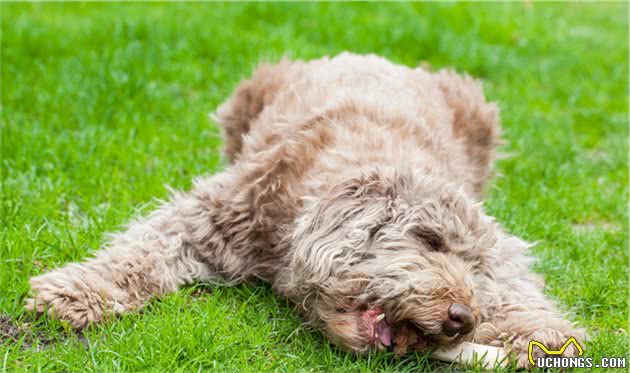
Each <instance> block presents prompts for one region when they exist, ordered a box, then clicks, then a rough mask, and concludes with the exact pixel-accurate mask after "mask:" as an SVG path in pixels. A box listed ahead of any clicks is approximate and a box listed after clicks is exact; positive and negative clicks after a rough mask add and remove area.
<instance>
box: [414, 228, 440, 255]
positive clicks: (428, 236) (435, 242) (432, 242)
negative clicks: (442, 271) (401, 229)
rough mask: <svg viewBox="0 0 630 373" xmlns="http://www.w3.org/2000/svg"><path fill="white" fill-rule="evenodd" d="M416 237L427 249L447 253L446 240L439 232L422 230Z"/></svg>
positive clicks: (418, 231) (417, 232)
mask: <svg viewBox="0 0 630 373" xmlns="http://www.w3.org/2000/svg"><path fill="white" fill-rule="evenodd" d="M414 233H415V235H416V236H417V237H418V238H419V239H420V241H422V242H423V243H424V244H425V245H426V247H427V248H428V249H429V250H431V251H440V252H444V251H446V243H445V242H444V238H442V236H441V235H439V234H438V233H437V232H434V231H432V230H428V229H421V230H417V231H416V232H414Z"/></svg>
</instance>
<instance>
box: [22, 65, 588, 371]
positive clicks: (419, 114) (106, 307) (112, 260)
mask: <svg viewBox="0 0 630 373" xmlns="http://www.w3.org/2000/svg"><path fill="white" fill-rule="evenodd" d="M215 117H216V119H217V121H218V122H220V123H221V124H222V125H223V128H224V130H225V135H226V139H225V141H226V146H225V153H226V155H227V157H228V158H229V160H230V162H231V164H230V165H229V166H228V167H227V168H226V169H225V170H224V171H223V172H222V173H220V174H217V175H214V176H211V177H204V178H199V179H197V180H196V182H195V185H194V187H193V189H192V190H191V191H189V192H187V193H177V194H175V195H173V197H172V199H171V200H170V201H169V202H167V203H164V204H163V205H162V206H161V207H160V208H159V209H157V210H156V211H155V212H153V213H152V214H150V215H149V216H148V217H146V218H143V219H139V220H137V221H135V222H133V223H131V224H130V225H129V227H128V229H127V230H126V231H125V232H123V233H118V234H116V235H114V237H113V239H112V240H111V242H110V243H109V244H108V245H107V246H106V247H105V248H103V249H102V250H100V251H98V252H97V253H96V255H95V257H94V258H91V259H88V260H86V261H85V262H82V263H74V264H69V265H67V266H65V267H62V268H60V269H57V270H54V271H52V272H49V273H47V274H44V275H41V276H38V277H34V278H33V279H32V280H31V286H32V289H33V291H34V292H33V297H32V298H29V299H27V308H29V309H32V310H36V311H39V312H45V311H47V312H48V313H49V314H51V315H54V316H56V317H58V318H61V319H63V320H67V321H68V322H70V323H71V324H72V325H73V326H74V327H76V328H83V327H85V326H87V325H88V324H90V323H94V322H97V321H100V320H101V319H103V318H105V317H106V316H107V315H111V314H121V313H124V312H129V311H132V310H135V309H138V308H139V307H141V306H142V305H143V304H144V303H145V302H146V301H147V300H148V299H149V298H151V297H154V296H158V295H160V294H164V293H168V292H173V291H175V290H176V289H177V288H178V287H180V286H182V285H184V284H189V283H192V282H194V281H204V280H210V279H223V280H228V281H232V282H238V281H243V280H247V279H251V278H254V277H258V278H262V279H264V280H266V281H269V282H270V283H272V284H273V287H274V289H275V290H276V291H277V292H278V293H279V294H281V295H283V296H286V297H288V298H290V299H291V300H292V301H294V302H295V303H296V304H297V305H298V308H299V310H300V311H301V312H302V313H303V315H304V316H305V318H306V320H307V321H308V322H310V323H312V324H314V325H317V326H319V327H321V328H322V330H324V331H325V332H326V334H327V335H328V336H329V337H330V339H331V340H332V341H333V342H335V343H337V344H339V345H340V346H342V347H345V348H348V349H351V350H354V351H357V352H365V351H367V350H369V349H371V348H378V347H382V344H380V343H379V341H378V338H377V337H375V329H374V328H376V327H377V322H376V321H374V320H371V319H370V317H373V316H375V315H379V314H380V313H384V314H385V316H386V319H385V322H386V323H387V325H388V326H389V327H390V328H391V333H393V336H392V337H399V336H398V335H397V334H400V333H403V332H404V330H405V328H414V330H415V331H414V333H416V334H417V335H418V336H421V338H422V339H423V343H422V344H421V345H418V344H416V347H417V349H423V348H425V347H427V346H431V345H436V344H449V343H456V342H458V341H461V340H470V341H474V342H477V343H481V344H488V345H494V346H504V347H506V348H508V349H509V350H510V351H512V352H513V353H514V354H515V357H516V359H517V361H518V364H519V366H521V367H526V366H527V365H528V363H527V345H528V342H529V340H531V339H535V340H538V341H540V342H542V343H544V344H546V345H547V346H548V347H549V348H559V347H560V346H561V345H562V344H563V343H564V342H565V341H566V340H567V339H568V338H569V337H571V336H573V337H576V338H578V339H580V338H582V337H583V336H584V333H583V331H582V330H581V329H578V328H576V327H575V326H574V325H573V324H572V323H571V322H570V321H568V320H567V319H566V318H565V317H564V316H563V315H562V313H561V312H559V311H558V309H557V308H556V306H554V304H553V303H552V302H551V301H550V300H549V299H547V298H546V297H545V296H544V295H543V282H542V280H541V279H540V278H538V277H537V276H536V275H534V274H533V273H532V272H531V271H530V265H531V264H532V261H533V260H532V259H531V258H529V257H528V256H527V249H528V245H527V244H526V243H525V242H524V241H522V240H520V239H518V238H516V237H513V236H510V235H509V234H507V233H505V232H504V231H503V230H502V229H501V228H500V226H499V224H497V223H496V222H495V221H494V219H493V218H491V217H489V216H487V215H486V214H485V213H484V211H483V209H482V207H481V204H480V203H478V202H476V201H477V200H479V198H480V197H481V196H482V192H483V187H484V184H485V183H486V181H487V180H488V178H489V176H490V174H491V166H492V162H493V159H494V157H495V147H496V144H497V141H498V136H499V124H498V109H497V107H496V105H495V104H493V103H488V102H486V100H485V98H484V95H483V92H482V90H481V87H480V84H479V83H478V82H476V81H475V80H473V79H472V78H470V77H468V76H460V75H458V74H456V73H454V72H453V71H450V70H441V71H439V72H436V73H431V72H428V71H425V70H423V69H421V68H417V69H410V68H407V67H403V66H398V65H394V64H392V63H390V62H388V61H387V60H385V59H382V58H379V57H376V56H357V55H352V54H342V55H340V56H337V57H335V58H332V59H329V58H322V59H320V60H315V61H311V62H300V61H288V60H283V61H281V62H280V63H278V64H276V65H262V66H260V67H259V68H258V70H257V71H256V73H255V74H254V76H253V77H252V78H251V79H250V80H248V81H245V82H243V83H242V84H241V85H240V86H239V87H238V88H237V89H236V92H235V93H234V94H233V96H232V97H231V98H230V99H228V100H227V101H226V102H225V103H224V104H223V105H222V106H221V107H220V108H219V109H218V110H217V112H216V114H215ZM454 303H458V304H463V305H466V306H467V307H469V308H470V309H471V310H473V314H474V318H475V328H474V331H473V332H471V333H469V334H467V335H460V334H457V335H455V336H452V337H449V336H447V335H445V334H444V333H443V330H442V325H443V322H444V319H445V318H448V315H447V310H448V308H449V306H450V305H451V304H454ZM376 336H378V335H377V334H376ZM418 338H420V337H418ZM568 353H575V351H573V352H571V351H568Z"/></svg>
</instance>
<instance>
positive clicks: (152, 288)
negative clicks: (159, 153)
mask: <svg viewBox="0 0 630 373" xmlns="http://www.w3.org/2000/svg"><path fill="white" fill-rule="evenodd" d="M234 180H235V176H234V175H233V174H231V173H230V172H229V171H225V172H224V173H223V174H219V175H215V176H213V177H211V178H208V179H203V180H199V181H197V182H196V185H195V187H194V188H193V190H192V191H190V192H188V193H180V194H176V195H174V196H173V198H172V199H171V200H170V201H169V202H167V203H164V204H163V205H162V206H161V207H160V208H158V209H157V210H156V211H155V212H153V213H152V214H150V215H149V216H148V217H146V218H143V219H140V220H137V221H135V222H133V223H132V224H130V225H129V227H128V229H127V230H126V231H125V232H123V233H118V234H115V235H114V236H113V239H112V240H111V242H110V243H109V244H108V245H107V246H106V247H105V248H103V249H102V250H100V251H98V252H97V253H96V255H95V256H94V257H93V258H91V259H88V260H86V261H84V262H81V263H72V264H68V265H66V266H64V267H62V268H59V269H56V270H53V271H52V272H49V273H46V274H44V275H40V276H37V277H34V278H32V279H31V281H30V283H31V287H32V297H30V298H28V299H27V300H26V306H27V308H28V309H30V310H35V311H38V312H44V311H47V312H48V313H49V315H51V316H52V315H54V316H55V317H57V318H61V319H63V320H66V321H68V322H70V324H71V325H72V326H74V327H76V328H83V327H85V326H86V325H88V324H90V323H93V322H97V321H99V320H101V319H103V318H104V317H105V316H107V315H111V314H120V313H123V312H126V311H130V310H133V309H137V308H139V307H141V306H142V305H143V304H144V303H145V302H146V301H147V300H148V299H149V298H151V297H153V296H157V295H160V294H165V293H168V292H173V291H175V290H176V289H177V288H178V287H179V286H181V285H183V284H188V283H191V282H193V281H198V280H208V279H212V278H224V279H227V280H240V279H243V278H245V277H248V276H250V275H252V271H254V270H255V267H256V264H258V265H259V264H260V263H256V264H254V263H252V258H249V257H248V254H247V250H249V249H250V248H251V247H252V246H254V245H255V242H253V241H252V240H253V238H252V234H251V230H252V222H251V221H248V218H250V216H254V215H255V214H254V213H252V214H250V213H248V211H247V210H248V208H249V207H248V206H249V205H248V201H247V200H245V199H241V201H240V202H234V198H236V197H234V193H235V192H234V191H235V190H236V189H237V188H234V185H232V184H233V181H234ZM230 193H232V196H231V197H230V198H232V200H227V199H226V198H225V196H230ZM243 210H244V211H243ZM262 260H263V259H262V258H259V261H262Z"/></svg>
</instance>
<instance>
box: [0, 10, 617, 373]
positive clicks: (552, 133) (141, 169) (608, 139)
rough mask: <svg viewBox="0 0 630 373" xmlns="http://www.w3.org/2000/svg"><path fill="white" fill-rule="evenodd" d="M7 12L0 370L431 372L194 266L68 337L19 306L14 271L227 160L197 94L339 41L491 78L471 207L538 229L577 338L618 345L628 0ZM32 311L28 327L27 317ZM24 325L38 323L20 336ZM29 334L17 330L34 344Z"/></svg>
mask: <svg viewBox="0 0 630 373" xmlns="http://www.w3.org/2000/svg"><path fill="white" fill-rule="evenodd" d="M1 11H2V54H1V59H2V61H1V62H2V75H1V77H2V123H1V127H0V128H1V129H2V143H1V144H2V147H1V171H2V195H1V204H0V206H1V207H0V208H1V216H0V219H1V220H0V313H1V314H3V315H8V317H10V318H12V319H13V321H14V322H15V323H16V325H18V326H20V327H21V328H22V332H21V333H19V334H18V339H19V340H18V342H15V341H12V340H10V339H6V338H2V339H0V341H1V342H0V371H4V370H8V371H12V370H25V371H40V370H41V371H81V372H85V371H96V372H104V371H117V370H125V371H172V370H182V371H197V370H211V369H213V368H217V369H220V370H247V371H259V370H279V371H289V370H300V369H301V370H317V371H347V372H356V371H366V372H367V371H374V370H382V371H426V370H430V369H433V368H435V369H439V370H441V371H443V370H445V369H450V367H448V366H445V365H435V364H433V365H430V363H427V362H426V359H425V358H424V357H423V356H420V355H417V356H413V355H412V356H408V357H406V358H404V359H402V360H395V359H393V358H392V356H391V355H390V354H388V353H381V354H373V355H371V356H369V357H365V358H356V357H353V356H351V355H349V354H346V353H342V352H339V351H337V350H336V349H335V348H334V347H332V346H331V345H330V344H329V343H328V342H327V341H326V339H325V338H324V337H323V336H322V335H321V334H319V333H317V332H315V331H311V330H308V329H305V328H304V327H302V326H300V320H299V318H298V317H297V316H296V315H295V313H294V312H293V311H292V309H291V306H290V305H289V304H287V303H286V302H285V301H284V300H281V299H279V298H276V297H275V296H274V295H273V293H272V292H271V289H270V288H269V287H268V286H266V285H264V284H260V283H257V284H249V285H241V286H237V287H235V288H225V287H211V286H201V285H199V286H196V287H193V288H188V289H185V290H183V291H180V292H179V293H177V294H174V295H170V296H167V297H165V298H163V299H161V300H156V301H153V302H151V303H150V305H149V306H148V307H147V308H146V309H145V310H144V311H143V312H141V313H136V314H133V315H129V316H126V317H124V318H122V319H120V320H116V321H111V322H107V323H104V324H102V325H100V326H97V327H94V328H92V329H90V330H88V331H87V332H86V333H85V335H84V336H80V335H77V334H76V333H74V332H72V331H71V330H69V328H68V327H67V325H64V324H63V323H60V322H56V321H49V320H43V319H40V320H34V319H33V318H32V317H29V315H26V314H25V313H24V311H23V306H22V304H23V303H22V302H23V299H24V296H25V294H26V292H27V290H28V285H27V280H28V278H29V277H31V276H33V275H36V274H39V273H41V272H43V271H45V270H46V269H48V268H51V267H55V266H59V265H62V264H64V263H67V262H70V261H74V260H79V259H81V258H83V257H85V256H86V255H87V253H88V252H90V251H92V250H94V249H97V248H98V247H99V245H100V244H101V243H102V242H103V241H104V239H105V237H104V233H106V232H109V231H113V230H115V229H117V228H119V227H120V226H121V225H122V224H123V223H125V222H126V221H127V220H129V219H130V217H132V216H134V215H135V214H137V213H139V212H140V211H147V210H149V209H150V208H151V207H152V206H154V205H155V202H154V200H153V198H155V197H157V198H162V197H165V196H166V195H167V190H166V189H165V188H164V185H165V184H168V185H170V186H172V187H176V188H188V187H189V186H190V185H191V180H192V178H193V177H194V176H195V175H199V174H204V173H211V172H213V171H216V170H219V169H221V167H222V163H221V160H220V159H221V158H220V153H219V150H220V146H221V139H220V137H219V136H218V133H219V132H218V129H217V128H216V127H215V126H214V125H212V124H209V123H208V120H207V113H208V112H210V111H212V110H213V109H214V108H215V107H216V106H217V105H218V104H219V103H220V102H221V101H222V100H223V99H224V98H225V97H226V96H227V95H228V94H229V93H230V92H231V89H232V88H233V87H234V86H235V84H236V83H237V82H238V81H239V80H240V79H242V78H244V77H246V76H247V75H248V74H249V73H250V72H251V70H252V68H253V67H254V65H255V64H256V63H257V62H259V61H262V60H271V61H274V60H277V59H279V58H280V57H281V56H282V55H285V54H286V55H288V56H291V57H296V58H298V57H299V58H315V57H319V56H322V55H325V54H329V55H332V54H336V53H338V52H340V51H342V50H351V51H355V52H360V53H367V52H374V53H378V54H381V55H383V56H386V57H388V58H390V59H392V60H394V61H396V62H399V63H403V64H408V65H414V66H415V65H417V64H418V63H420V62H421V61H426V62H428V63H430V64H431V65H432V66H434V67H444V66H451V67H454V68H456V69H458V70H460V71H468V72H470V73H471V74H473V75H476V76H478V77H481V78H482V79H484V80H485V86H486V90H487V92H488V95H489V96H490V97H491V98H492V99H493V100H497V101H498V102H499V103H500V106H501V109H502V118H503V125H504V128H505V131H504V137H505V139H506V140H507V144H506V145H505V147H504V151H505V152H509V153H512V154H513V157H512V158H510V159H507V160H504V161H501V162H499V164H498V166H497V168H498V171H499V172H500V173H501V174H502V175H503V177H500V178H496V179H495V181H494V182H493V186H492V188H491V190H490V192H489V195H488V200H487V206H488V207H487V208H488V210H489V212H490V213H491V214H493V215H495V216H496V217H497V218H498V220H499V221H501V222H502V223H503V224H504V225H505V226H506V228H507V229H508V230H509V231H510V232H513V233H515V234H517V235H520V236H522V237H524V238H525V239H528V240H531V241H538V242H539V245H538V246H537V247H535V248H534V249H533V252H534V253H535V255H536V256H538V257H540V258H541V259H542V260H541V261H540V264H539V265H538V266H537V270H538V271H539V272H540V273H542V274H543V275H544V277H545V278H546V280H547V284H548V287H547V292H548V294H549V295H550V296H552V297H554V298H556V299H557V300H558V301H559V302H560V303H561V304H562V306H563V308H565V309H567V310H571V311H572V313H573V314H574V316H575V318H576V320H578V321H579V322H580V323H581V324H583V325H584V326H586V327H587V329H588V331H589V333H590V335H591V340H590V341H589V342H588V343H586V354H587V355H589V356H594V357H596V358H598V357H600V356H602V355H607V356H628V352H627V351H628V326H627V325H628V324H627V320H628V224H627V219H628V213H627V206H628V168H627V166H628V164H627V154H628V146H627V145H628V142H627V139H628V90H627V89H628V36H627V30H628V23H627V14H628V8H627V5H626V4H623V3H617V4H611V3H608V4H583V3H570V4H569V3H567V4H533V5H531V4H530V5H528V4H524V3H512V4H482V5H479V4H477V5H474V4H410V3H405V4H386V5H385V4H369V5H365V4H275V5H274V4H244V3H240V4H232V5H226V4H211V3H206V4H199V3H196V4H192V3H191V4H113V3H109V4H107V3H100V4H79V3H69V4H7V3H3V4H2V5H1ZM29 331H30V332H29ZM33 333H34V334H35V335H37V336H38V337H39V338H33ZM29 346H30V347H29Z"/></svg>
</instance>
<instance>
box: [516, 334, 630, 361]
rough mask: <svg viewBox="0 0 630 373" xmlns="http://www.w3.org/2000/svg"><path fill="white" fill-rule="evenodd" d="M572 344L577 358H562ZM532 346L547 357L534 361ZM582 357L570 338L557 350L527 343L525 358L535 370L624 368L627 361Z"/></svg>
mask: <svg viewBox="0 0 630 373" xmlns="http://www.w3.org/2000/svg"><path fill="white" fill-rule="evenodd" d="M571 344H573V346H575V348H576V349H577V356H571V357H564V356H561V355H562V354H564V351H566V349H567V348H568V347H569V346H570V345H571ZM534 346H537V347H538V348H540V349H541V350H542V351H543V352H544V353H545V354H547V356H544V357H538V358H536V361H534V355H533V352H534ZM582 355H584V349H583V348H582V346H581V345H580V344H579V343H578V341H577V340H576V339H575V337H571V338H569V339H567V341H566V342H564V344H563V345H562V347H561V348H560V349H559V350H550V349H548V348H547V346H545V345H544V344H542V343H541V342H539V341H529V345H528V347H527V357H529V362H530V363H531V364H532V366H535V367H537V368H564V369H566V368H587V369H590V368H593V367H595V368H617V369H618V368H626V366H627V364H626V363H627V361H626V358H625V357H606V356H602V357H601V358H600V359H597V360H595V359H593V358H592V357H586V356H582Z"/></svg>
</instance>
